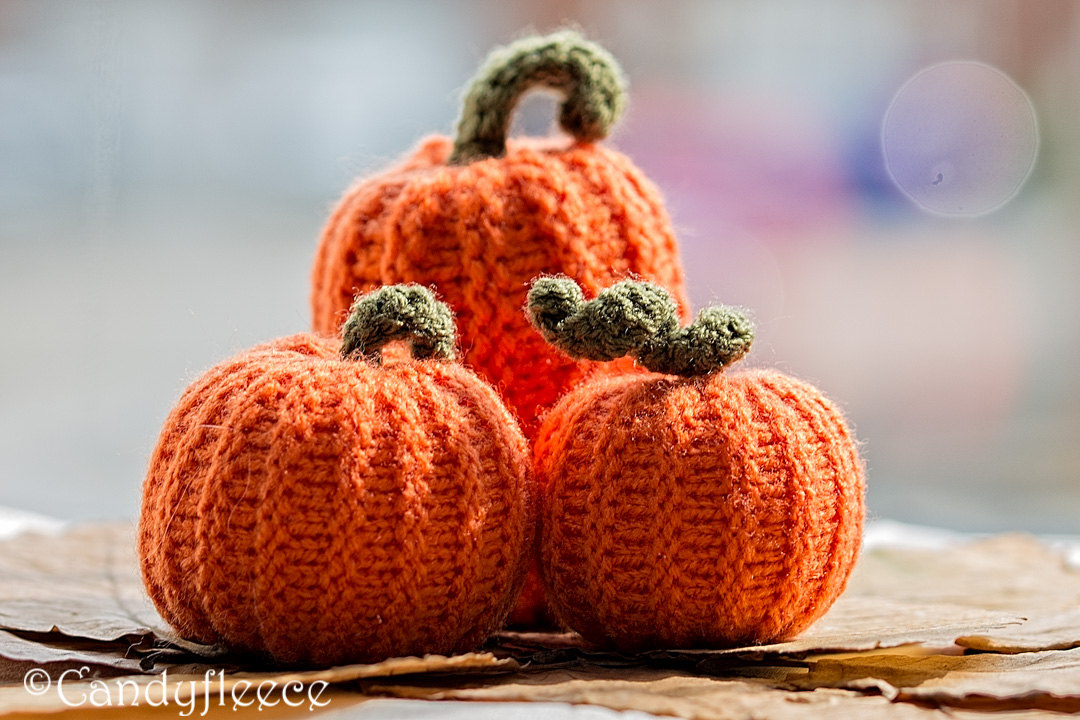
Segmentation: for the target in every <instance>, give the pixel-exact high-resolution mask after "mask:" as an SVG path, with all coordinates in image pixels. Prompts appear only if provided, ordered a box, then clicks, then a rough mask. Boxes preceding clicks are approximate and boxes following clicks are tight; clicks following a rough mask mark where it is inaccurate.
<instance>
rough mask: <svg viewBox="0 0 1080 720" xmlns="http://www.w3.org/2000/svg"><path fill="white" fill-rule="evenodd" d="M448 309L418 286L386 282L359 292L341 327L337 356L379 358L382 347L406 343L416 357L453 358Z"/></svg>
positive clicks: (453, 330)
mask: <svg viewBox="0 0 1080 720" xmlns="http://www.w3.org/2000/svg"><path fill="white" fill-rule="evenodd" d="M455 336H456V329H455V327H454V315H453V313H452V312H451V311H450V308H449V307H448V306H447V305H446V304H445V303H442V302H439V301H438V300H436V299H435V295H434V294H433V293H432V292H431V290H428V289H427V288H426V287H422V286H420V285H390V286H387V287H381V288H379V289H377V290H373V291H371V292H369V293H366V294H364V295H360V296H358V297H357V298H356V301H355V302H354V303H353V306H352V310H351V311H350V313H349V319H348V320H346V321H345V325H344V327H342V330H341V356H342V357H343V358H349V357H361V358H365V359H374V360H379V359H380V358H381V355H380V351H381V350H382V348H383V346H384V345H386V344H387V343H389V342H393V341H396V340H405V341H407V342H408V343H409V347H410V348H411V350H412V355H413V357H414V358H416V359H417V360H427V359H432V358H441V359H447V360H453V359H454V355H455V353H454V345H455Z"/></svg>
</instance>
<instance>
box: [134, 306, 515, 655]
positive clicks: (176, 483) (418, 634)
mask: <svg viewBox="0 0 1080 720" xmlns="http://www.w3.org/2000/svg"><path fill="white" fill-rule="evenodd" d="M403 339H404V340H408V341H409V343H410V345H411V347H412V352H413V355H414V358H415V359H405V360H402V361H400V362H393V363H390V362H387V363H385V364H384V363H380V354H379V353H380V348H381V347H382V346H383V344H384V343H386V342H388V341H392V340H403ZM453 351H454V335H453V320H452V316H451V315H450V312H449V310H448V309H447V308H446V306H444V305H442V304H441V303H437V302H436V301H435V300H434V298H433V296H432V295H431V293H430V292H429V291H428V290H426V289H425V288H420V287H415V286H403V287H390V288H383V289H380V290H378V291H376V292H373V293H371V294H370V295H367V296H364V297H361V298H359V299H358V300H357V302H356V305H355V306H354V308H353V314H352V316H351V317H350V319H349V322H348V323H347V324H346V325H345V328H344V340H343V341H341V340H332V339H330V338H326V337H322V336H317V335H296V336H292V337H287V338H283V339H280V340H277V341H274V342H271V343H268V344H266V345H262V346H259V347H256V348H254V349H252V350H250V351H247V352H245V353H241V354H240V355H238V356H236V357H234V358H232V359H231V360H228V361H226V362H224V363H222V364H220V365H218V366H217V367H215V368H213V369H211V370H210V371H209V372H207V373H206V374H205V375H203V376H202V377H201V378H200V379H198V380H196V381H195V382H194V383H193V384H192V385H191V386H190V387H189V388H188V389H187V391H186V392H185V393H184V395H183V397H182V398H181V399H180V402H179V403H178V405H177V406H176V408H175V409H174V410H173V411H172V413H171V414H170V415H169V417H168V419H167V420H166V421H165V425H164V428H163V429H162V432H161V437H160V440H159V441H158V444H157V447H156V449H155V451H154V454H153V457H152V459H151V462H150V469H149V472H148V474H147V477H146V482H145V484H144V486H143V503H142V513H141V517H140V522H139V540H138V549H139V556H140V560H141V567H142V574H143V580H144V582H145V584H146V588H147V590H148V592H149V594H150V597H151V598H152V599H153V601H154V603H155V605H156V606H157V608H158V610H159V611H160V612H161V614H162V616H163V617H164V618H165V619H166V620H167V621H168V622H170V623H171V624H172V625H173V626H174V627H175V628H176V630H177V631H178V632H179V633H180V634H181V635H183V636H184V637H187V638H191V639H194V640H198V641H200V642H222V643H224V644H226V645H228V646H231V647H233V648H235V649H238V650H242V651H250V652H253V653H257V654H260V655H264V656H269V657H271V658H273V659H275V660H277V661H280V662H286V663H310V664H317V665H328V664H335V663H343V662H359V661H376V660H381V659H384V658H386V657H390V656H397V655H422V654H425V653H450V652H455V651H461V650H469V649H472V648H474V647H475V646H477V645H478V644H479V643H481V642H482V641H483V640H484V639H485V638H486V637H487V636H488V634H489V633H490V632H491V631H493V630H495V629H497V628H498V627H499V626H500V624H501V623H502V622H503V621H504V619H505V617H506V614H507V612H509V610H510V608H511V605H512V603H513V601H514V599H515V597H516V594H517V592H518V590H519V588H520V585H521V582H522V579H523V575H524V570H525V561H526V558H527V556H528V555H527V551H528V549H529V545H530V543H531V541H532V538H533V534H532V529H531V528H532V522H531V511H530V504H529V503H530V500H529V492H528V487H527V476H528V473H527V469H528V459H527V448H526V445H525V440H524V437H523V436H522V434H521V431H520V430H519V429H518V427H517V425H516V423H515V421H514V419H513V417H512V416H511V415H510V414H509V413H508V412H507V410H506V409H505V407H504V406H503V405H502V403H501V402H500V400H499V398H498V397H497V395H496V394H495V393H494V391H492V390H491V388H490V387H488V386H487V385H486V384H484V383H483V382H482V381H481V380H480V379H479V378H477V377H476V375H474V374H473V373H472V372H471V371H469V370H467V369H466V368H464V367H463V366H461V365H460V364H457V363H454V362H451V361H450V358H452V356H453Z"/></svg>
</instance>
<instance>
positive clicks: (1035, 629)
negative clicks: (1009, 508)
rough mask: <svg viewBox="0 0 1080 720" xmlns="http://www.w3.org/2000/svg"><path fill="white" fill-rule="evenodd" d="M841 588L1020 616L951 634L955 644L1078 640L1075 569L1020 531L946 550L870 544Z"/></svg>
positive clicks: (1012, 646) (1064, 644)
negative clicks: (997, 624)
mask: <svg viewBox="0 0 1080 720" xmlns="http://www.w3.org/2000/svg"><path fill="white" fill-rule="evenodd" d="M848 594H849V596H877V597H891V598H894V599H897V600H908V601H912V602H944V603H952V604H957V605H965V606H968V607H974V608H983V609H988V610H1003V611H1011V612H1015V613H1018V614H1020V615H1022V616H1024V618H1026V622H1024V623H1022V624H1020V625H1017V626H1012V627H1006V628H1001V629H996V630H992V631H989V632H971V633H959V634H958V635H957V643H958V644H960V645H963V646H964V647H969V648H972V649H976V650H986V651H993V652H1005V653H1017V652H1035V651H1039V650H1051V649H1067V648H1072V647H1078V646H1080V571H1078V570H1077V569H1075V568H1073V567H1070V566H1069V564H1068V562H1067V559H1066V558H1065V556H1064V555H1062V554H1060V553H1059V552H1057V551H1055V550H1053V549H1051V548H1050V547H1049V546H1047V545H1045V544H1044V543H1041V542H1039V541H1038V540H1036V539H1035V538H1033V537H1031V536H1028V535H999V536H995V537H990V538H986V539H984V540H979V541H976V542H972V543H969V544H966V545H961V546H958V547H955V548H951V549H949V550H948V551H928V550H897V549H892V550H886V549H881V550H875V551H872V552H869V553H867V554H866V555H865V556H864V557H863V558H862V559H861V560H860V562H859V565H858V566H857V567H856V568H855V572H854V574H853V576H852V579H851V583H850V586H849V590H848Z"/></svg>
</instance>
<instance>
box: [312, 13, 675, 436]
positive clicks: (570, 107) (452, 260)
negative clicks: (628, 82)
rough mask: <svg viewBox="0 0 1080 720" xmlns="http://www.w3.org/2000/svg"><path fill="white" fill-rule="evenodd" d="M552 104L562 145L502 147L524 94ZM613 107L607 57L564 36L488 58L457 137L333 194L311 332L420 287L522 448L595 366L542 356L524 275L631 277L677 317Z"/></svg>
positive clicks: (549, 352) (665, 255) (660, 247)
mask: <svg viewBox="0 0 1080 720" xmlns="http://www.w3.org/2000/svg"><path fill="white" fill-rule="evenodd" d="M538 87H543V88H548V89H554V90H556V91H558V92H559V93H561V94H562V95H563V98H564V100H563V102H562V104H561V106H560V109H559V112H558V117H559V123H560V125H561V126H562V128H563V130H564V131H565V132H566V133H567V134H568V135H570V139H565V138H564V139H542V140H537V139H523V140H519V141H514V140H510V141H508V140H507V134H508V133H509V129H510V122H511V118H512V116H513V111H514V108H515V106H516V104H517V102H518V101H519V99H520V98H521V97H522V96H523V95H524V94H525V93H527V92H529V91H530V90H532V89H534V88H538ZM625 105H626V90H625V80H624V79H623V77H622V73H621V71H620V70H619V68H618V65H617V63H616V61H615V60H614V58H612V57H611V56H610V54H608V53H607V51H606V50H604V49H603V48H601V47H599V46H598V45H596V44H594V43H591V42H589V41H588V40H586V39H585V38H583V37H581V36H580V35H578V34H577V33H575V32H571V31H562V32H557V33H553V34H551V35H547V36H543V37H529V38H523V39H521V40H519V41H517V42H515V43H511V44H510V45H508V46H506V47H501V48H496V49H495V50H494V51H492V53H491V55H490V57H489V58H488V60H487V61H486V62H485V64H484V65H483V66H482V67H481V68H480V70H479V71H478V73H477V76H476V77H475V78H474V79H473V80H472V82H471V84H470V87H469V89H468V91H467V93H466V94H465V97H464V101H463V106H462V111H461V116H460V118H459V121H458V127H457V133H456V136H455V138H454V139H453V140H451V139H450V138H447V137H439V136H435V137H429V138H428V139H426V140H424V141H422V142H421V143H420V145H419V147H418V148H417V149H416V150H415V151H414V152H413V153H412V155H411V156H409V157H408V158H406V159H405V160H404V161H403V162H401V163H400V164H398V165H397V166H396V167H393V168H391V169H389V170H386V171H385V172H383V173H381V174H378V175H375V176H372V177H369V178H365V179H361V180H359V181H358V182H357V183H356V184H354V185H353V186H352V187H351V188H349V189H348V191H346V193H345V195H344V197H343V198H342V199H341V201H340V203H339V204H338V206H337V208H336V209H335V210H334V212H333V214H332V215H331V217H330V219H329V221H328V222H327V224H326V226H325V228H324V230H323V233H322V237H321V239H320V241H319V246H318V250H317V252H316V257H315V262H314V267H313V270H312V275H311V277H312V292H311V304H312V311H313V318H314V321H313V326H314V329H315V330H316V331H317V332H321V333H325V334H335V333H336V332H337V330H338V327H339V326H340V325H341V322H342V321H343V320H344V319H345V315H346V313H347V311H348V308H349V306H350V303H351V302H352V298H353V296H354V295H355V294H356V293H357V292H365V291H367V290H369V289H371V288H373V287H376V286H379V285H390V284H394V283H418V284H420V285H425V286H434V287H436V288H437V289H438V291H439V294H440V295H441V296H442V298H443V299H444V300H445V301H446V302H447V303H448V304H449V305H450V306H451V308H453V310H454V314H455V316H456V318H457V324H458V333H459V335H460V339H461V348H462V352H463V362H464V363H465V364H466V365H468V366H469V367H471V368H473V369H474V370H476V371H477V373H479V374H480V375H481V376H482V377H483V378H485V379H486V380H488V381H489V382H491V383H492V384H493V385H495V387H496V388H497V389H498V391H499V392H500V393H501V394H502V397H503V399H504V400H505V401H506V402H507V404H508V405H509V406H510V408H511V410H513V411H514V412H515V413H516V414H517V416H518V418H519V419H520V420H521V423H522V427H523V430H524V431H525V435H526V436H527V437H532V435H533V433H534V432H535V430H536V427H537V425H538V420H537V419H538V417H539V415H540V413H541V412H542V411H543V410H544V409H546V408H547V407H549V406H550V405H552V404H553V403H554V402H555V401H556V400H557V399H558V398H559V397H560V396H561V395H562V394H563V393H564V392H565V391H566V390H568V389H569V388H570V387H572V386H573V385H575V384H576V383H577V382H578V381H579V380H581V378H583V377H584V376H585V375H587V374H588V373H590V372H592V371H596V370H597V369H598V368H601V367H602V368H603V370H602V371H603V372H621V371H625V370H626V369H627V368H629V367H632V363H629V362H623V363H619V364H618V365H617V366H615V367H606V366H600V365H598V364H597V363H593V362H590V361H587V360H572V359H570V358H568V357H566V356H565V355H563V354H561V353H559V352H558V351H556V350H555V349H553V348H551V347H550V346H548V345H547V344H546V343H545V342H544V340H543V339H542V338H540V337H539V336H538V335H537V334H536V333H535V332H534V331H533V330H532V328H531V327H529V323H528V320H527V319H526V318H525V316H524V314H523V313H522V307H523V305H524V304H525V296H526V292H527V290H528V284H529V283H530V282H531V281H532V280H533V279H534V278H535V277H537V276H538V275H541V274H552V275H559V274H562V275H566V276H569V277H571V278H574V279H575V280H577V281H578V283H580V284H581V286H582V288H583V289H584V291H585V292H586V293H587V294H595V293H597V292H598V291H599V290H600V289H602V288H604V287H607V286H608V285H611V284H612V283H613V282H615V281H616V280H620V279H623V278H628V277H641V278H644V279H646V280H652V281H654V282H657V283H659V284H661V285H663V286H665V287H666V288H668V289H669V290H670V291H671V292H672V293H673V294H674V295H675V296H676V300H677V301H678V303H679V306H680V309H681V311H682V313H684V314H685V313H686V312H687V310H688V308H689V305H688V303H687V300H686V297H685V291H684V287H683V274H682V267H681V264H680V261H679V252H678V247H677V244H676V240H675V234H674V232H673V230H672V227H671V221H670V219H669V218H668V214H667V211H666V210H665V209H664V205H663V201H662V200H661V197H660V193H659V192H658V191H657V189H656V187H655V186H654V185H653V184H652V183H651V182H649V180H648V179H647V178H646V177H645V176H644V175H643V174H642V173H641V171H640V170H638V169H637V168H636V167H635V166H634V165H633V163H631V162H630V160H629V159H627V158H626V157H625V156H624V155H622V154H620V153H618V152H616V151H614V150H612V149H610V148H607V147H605V146H604V145H603V144H601V142H600V141H601V140H603V138H604V137H606V136H607V134H608V132H609V131H610V130H611V128H612V127H613V126H614V125H615V124H616V122H617V121H618V119H619V117H620V115H621V113H622V111H623V109H624V107H625Z"/></svg>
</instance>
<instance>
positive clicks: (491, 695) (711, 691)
mask: <svg viewBox="0 0 1080 720" xmlns="http://www.w3.org/2000/svg"><path fill="white" fill-rule="evenodd" d="M366 688H367V690H368V691H369V692H376V693H380V694H385V695H391V696H394V697H409V698H422V699H433V700H483V701H536V702H566V703H574V704H589V705H601V706H604V707H608V708H611V709H613V710H639V711H642V712H649V713H653V714H656V715H673V716H676V717H682V718H694V719H700V720H751V718H753V719H754V720H762V719H767V718H776V719H777V720H788V719H791V720H798V719H801V718H813V719H814V720H818V719H819V718H823V717H828V718H830V720H844V719H845V718H852V719H853V720H854V719H858V720H875V719H876V718H882V720H888V719H893V720H908V719H910V720H929V719H935V720H936V719H944V718H946V717H948V716H947V715H946V714H945V713H942V712H940V711H937V710H931V709H925V708H921V707H916V706H913V705H897V704H893V703H890V702H889V701H888V700H886V699H885V698H883V697H879V696H866V695H863V694H860V693H857V692H851V691H845V690H835V689H823V690H816V691H812V692H798V693H796V692H788V691H784V690H778V689H776V688H775V687H772V686H770V685H769V684H768V683H765V682H760V681H755V680H747V679H740V680H731V679H719V678H713V677H703V676H698V675H690V674H687V673H682V672H677V671H672V670H661V669H650V668H620V669H614V668H597V667H590V668H581V669H577V670H549V671H545V672H542V673H530V674H524V675H517V676H514V677H512V678H506V679H502V680H500V681H497V682H494V683H490V682H489V683H488V684H486V685H485V686H480V687H477V686H471V687H470V686H464V687H445V686H444V687H432V686H426V685H400V684H398V685H390V684H382V683H369V684H367V686H366Z"/></svg>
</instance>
